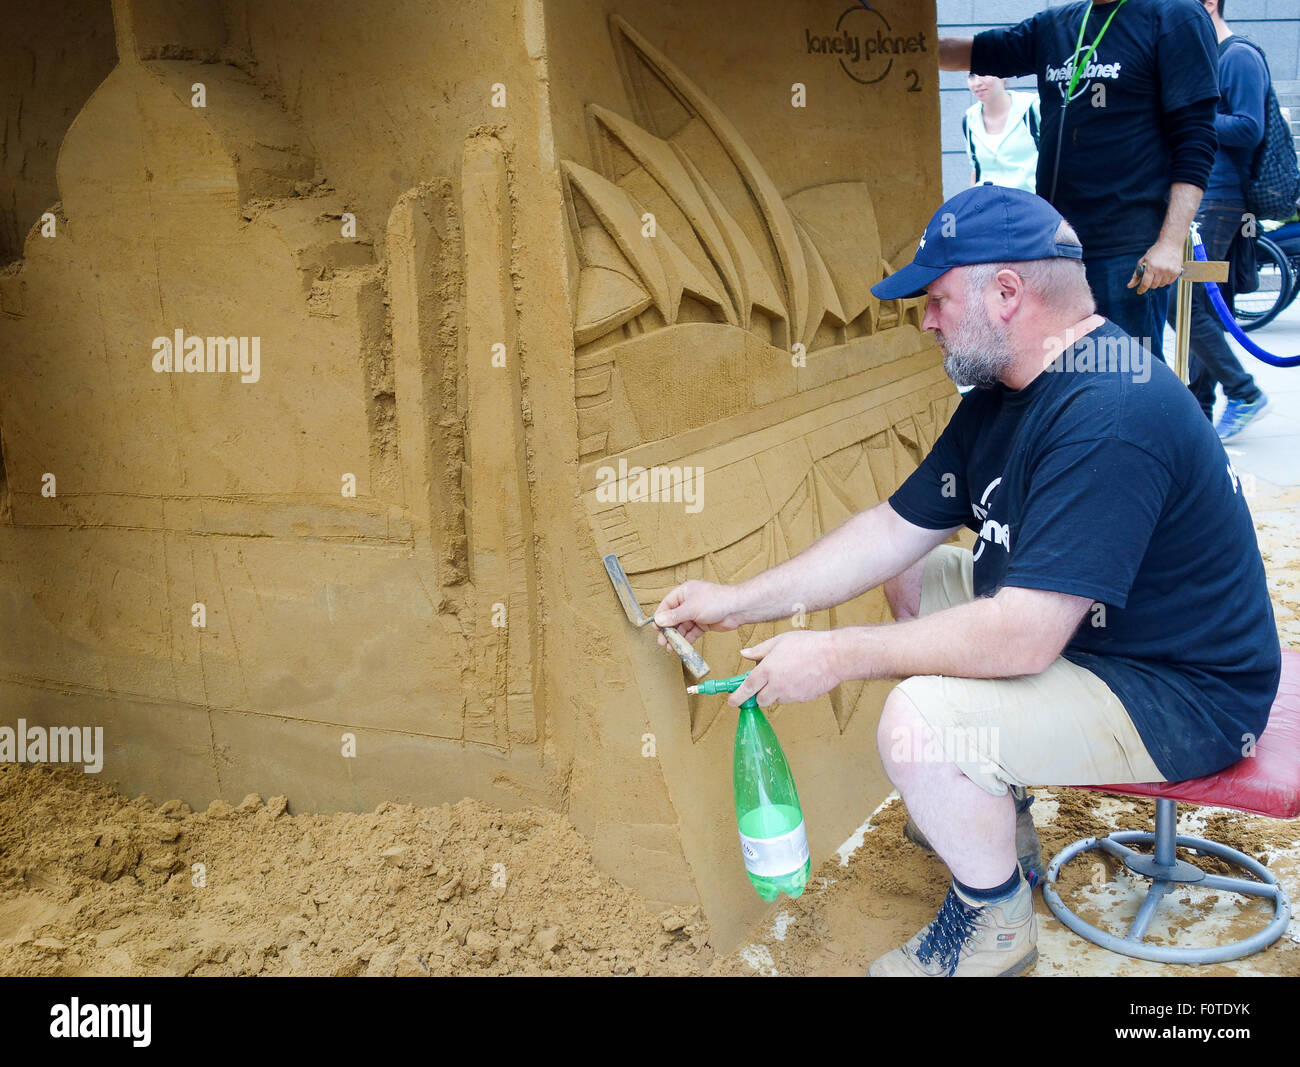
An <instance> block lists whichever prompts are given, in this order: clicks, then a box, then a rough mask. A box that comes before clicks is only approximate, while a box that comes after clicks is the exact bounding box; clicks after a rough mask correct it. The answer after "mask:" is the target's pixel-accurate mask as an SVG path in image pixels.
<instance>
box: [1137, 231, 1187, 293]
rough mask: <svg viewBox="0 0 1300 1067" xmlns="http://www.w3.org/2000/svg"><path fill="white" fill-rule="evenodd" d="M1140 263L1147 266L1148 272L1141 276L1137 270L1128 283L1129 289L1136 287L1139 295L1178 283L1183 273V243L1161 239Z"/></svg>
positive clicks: (1148, 250)
mask: <svg viewBox="0 0 1300 1067" xmlns="http://www.w3.org/2000/svg"><path fill="white" fill-rule="evenodd" d="M1138 262H1139V263H1141V264H1145V266H1146V270H1145V271H1144V272H1143V273H1141V274H1139V273H1138V272H1137V270H1136V269H1135V270H1134V271H1133V277H1131V278H1130V279H1129V281H1128V288H1129V289H1132V288H1133V286H1135V285H1136V286H1137V291H1138V292H1139V293H1145V292H1146V291H1147V290H1148V289H1159V288H1160V287H1161V286H1164V285H1169V284H1170V283H1171V282H1176V281H1177V280H1178V276H1179V275H1180V274H1182V273H1183V242H1182V241H1181V240H1178V241H1166V240H1165V239H1164V238H1161V239H1160V240H1159V241H1157V242H1156V243H1155V244H1153V245H1152V246H1151V247H1150V248H1148V249H1147V251H1146V254H1145V255H1144V256H1143V257H1142V258H1141V259H1139V260H1138Z"/></svg>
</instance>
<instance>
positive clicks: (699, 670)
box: [601, 553, 709, 678]
mask: <svg viewBox="0 0 1300 1067" xmlns="http://www.w3.org/2000/svg"><path fill="white" fill-rule="evenodd" d="M601 562H602V563H603V564H605V573H607V574H608V575H609V580H610V581H611V582H613V583H614V592H615V593H617V594H618V602H619V603H620V604H622V605H623V611H624V613H625V614H626V615H627V617H628V620H629V621H630V622H631V623H632V625H633V626H635V627H637V628H640V627H642V626H644V625H645V624H646V623H648V622H654V619H653V618H652V617H651V616H649V615H647V614H646V613H645V612H643V611H642V610H641V602H640V601H639V600H637V598H636V595H635V594H634V593H633V592H632V583H631V582H629V581H628V580H627V575H626V574H625V573H623V565H622V564H621V563H619V561H618V556H617V555H615V554H613V553H611V554H610V555H608V556H602V557H601ZM656 629H659V630H662V632H663V635H664V637H666V638H668V644H669V645H670V646H671V647H672V650H673V651H674V652H676V653H677V655H678V656H680V657H681V660H682V665H683V666H684V667H685V668H686V669H687V670H688V671H690V672H691V675H692V677H695V678H703V677H704V676H705V675H706V674H708V673H709V665H708V664H707V663H705V662H704V657H703V656H701V655H700V654H699V653H698V652H697V651H695V646H694V645H692V644H691V643H690V642H689V641H687V640H686V638H684V637H683V636H682V635H681V634H680V633H679V632H678V630H677V628H676V627H675V626H663V627H660V626H656Z"/></svg>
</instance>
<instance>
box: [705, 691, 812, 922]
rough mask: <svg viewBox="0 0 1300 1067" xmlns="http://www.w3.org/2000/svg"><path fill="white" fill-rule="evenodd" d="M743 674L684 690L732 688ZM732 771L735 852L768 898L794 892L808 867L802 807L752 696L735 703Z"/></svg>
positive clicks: (803, 882) (800, 887)
mask: <svg viewBox="0 0 1300 1067" xmlns="http://www.w3.org/2000/svg"><path fill="white" fill-rule="evenodd" d="M748 673H749V672H748V671H746V672H745V674H738V675H736V676H735V677H734V678H722V679H720V680H718V681H708V682H701V683H700V684H699V685H692V686H689V687H688V688H687V690H686V691H687V692H688V693H703V694H705V695H711V694H714V693H734V692H735V691H736V690H737V689H739V688H740V683H741V682H743V681H744V680H745V678H746V677H747V676H748ZM732 775H733V784H734V787H735V794H736V821H737V823H738V824H739V829H740V853H741V855H742V856H743V857H744V860H745V871H746V872H747V873H748V875H749V881H750V884H752V885H753V887H754V889H755V891H756V892H757V893H758V895H759V896H760V897H762V898H763V899H764V900H768V901H771V900H775V899H776V898H777V897H778V896H779V895H780V894H782V893H785V894H786V895H787V896H791V897H797V896H800V895H801V894H802V893H803V890H804V886H805V885H807V884H808V874H809V872H810V870H811V869H812V863H811V859H810V857H809V854H808V835H807V833H806V832H805V831H804V824H803V810H802V809H801V808H800V807H799V794H798V792H797V791H796V790H795V787H794V776H793V775H792V774H791V773H790V765H789V764H788V763H787V762H786V760H785V753H784V752H782V751H781V742H780V741H778V740H777V739H776V733H775V732H774V731H773V730H772V727H771V725H770V724H769V723H768V721H767V717H766V716H765V715H764V714H763V712H762V710H761V709H760V708H759V706H758V701H757V700H756V699H755V698H754V697H752V696H751V697H750V698H749V699H748V700H746V701H745V702H744V703H743V704H741V705H740V718H739V720H738V721H737V722H736V747H735V751H734V754H733V756H732Z"/></svg>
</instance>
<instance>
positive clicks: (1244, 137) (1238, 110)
mask: <svg viewBox="0 0 1300 1067" xmlns="http://www.w3.org/2000/svg"><path fill="white" fill-rule="evenodd" d="M1219 95H1220V96H1221V97H1222V98H1223V100H1224V103H1226V104H1227V107H1228V110H1227V111H1219V112H1217V113H1216V114H1215V116H1214V133H1215V136H1217V137H1218V139H1219V144H1220V145H1227V146H1228V147H1230V148H1254V147H1255V146H1256V145H1258V144H1259V142H1260V141H1261V140H1262V139H1263V137H1264V122H1265V116H1264V107H1265V99H1266V98H1267V96H1268V72H1267V70H1266V69H1265V67H1264V63H1263V61H1262V60H1261V59H1260V58H1259V56H1258V55H1257V54H1256V53H1255V50H1254V49H1253V48H1251V47H1250V46H1249V45H1244V46H1242V47H1239V48H1229V49H1228V51H1227V52H1225V53H1224V56H1223V60H1222V61H1221V62H1220V64H1219Z"/></svg>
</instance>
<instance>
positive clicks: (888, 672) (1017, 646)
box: [832, 586, 1093, 679]
mask: <svg viewBox="0 0 1300 1067" xmlns="http://www.w3.org/2000/svg"><path fill="white" fill-rule="evenodd" d="M1092 604H1093V600H1092V598H1091V597H1082V596H1072V595H1070V594H1067V593H1055V592H1050V591H1048V590H1045V589H1023V588H1019V587H1016V586H1005V587H1003V588H1002V589H1000V590H998V592H997V594H996V595H994V596H991V597H978V598H976V599H975V600H972V601H969V602H968V603H965V604H958V605H955V606H954V607H951V608H946V609H945V610H943V611H936V612H932V613H931V614H929V615H923V616H921V617H919V618H916V619H909V620H907V621H906V622H899V623H893V624H886V625H881V626H850V627H845V628H843V629H840V630H834V631H832V633H834V634H836V635H837V637H838V640H839V642H840V655H841V656H842V657H843V659H842V663H843V668H842V669H843V671H844V677H845V678H867V679H871V678H908V677H911V676H912V675H915V674H946V675H951V676H953V677H959V678H1010V677H1015V676H1017V675H1022V674H1038V673H1039V672H1041V671H1043V670H1046V669H1047V667H1048V666H1050V665H1051V663H1052V662H1053V661H1054V660H1055V659H1056V657H1057V656H1059V655H1060V654H1061V650H1062V649H1063V648H1065V646H1066V645H1067V644H1068V643H1069V640H1070V637H1071V636H1072V635H1073V634H1074V631H1075V630H1076V629H1078V626H1079V623H1080V621H1081V620H1082V619H1083V616H1084V615H1085V614H1086V613H1087V611H1088V609H1089V608H1090V607H1091V606H1092Z"/></svg>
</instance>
